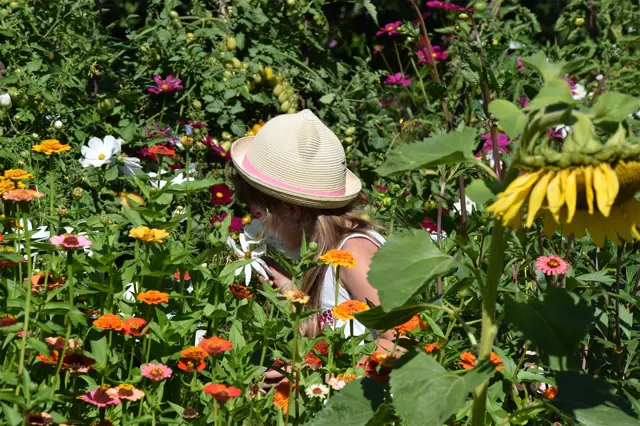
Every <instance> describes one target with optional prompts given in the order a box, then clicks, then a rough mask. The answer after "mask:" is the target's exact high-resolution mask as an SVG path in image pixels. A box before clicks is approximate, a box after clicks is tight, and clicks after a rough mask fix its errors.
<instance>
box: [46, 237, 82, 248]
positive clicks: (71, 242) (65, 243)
mask: <svg viewBox="0 0 640 426" xmlns="http://www.w3.org/2000/svg"><path fill="white" fill-rule="evenodd" d="M49 241H51V244H53V245H54V246H58V247H64V248H65V249H67V250H75V249H79V248H84V247H89V246H90V245H91V244H92V242H91V240H89V239H88V238H87V237H85V236H83V235H73V234H62V235H54V236H53V237H51V238H49Z"/></svg>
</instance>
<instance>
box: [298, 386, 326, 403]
mask: <svg viewBox="0 0 640 426" xmlns="http://www.w3.org/2000/svg"><path fill="white" fill-rule="evenodd" d="M304 392H305V393H306V394H307V396H308V397H309V398H320V399H325V398H326V397H327V395H328V394H329V388H328V387H327V386H326V385H319V384H316V385H309V386H307V388H306V389H305V390H304Z"/></svg>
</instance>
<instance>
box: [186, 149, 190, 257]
mask: <svg viewBox="0 0 640 426" xmlns="http://www.w3.org/2000/svg"><path fill="white" fill-rule="evenodd" d="M184 156H185V163H186V166H187V168H186V169H185V172H184V174H185V176H186V177H187V184H189V167H190V166H191V158H190V157H189V149H187V151H186V152H185V154H184ZM190 236H191V191H189V190H187V232H186V234H185V236H184V247H185V248H186V249H187V250H188V249H189V237H190Z"/></svg>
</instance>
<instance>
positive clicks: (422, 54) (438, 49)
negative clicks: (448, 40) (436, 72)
mask: <svg viewBox="0 0 640 426" xmlns="http://www.w3.org/2000/svg"><path fill="white" fill-rule="evenodd" d="M416 55H418V58H419V59H418V62H419V63H421V64H424V63H427V62H428V63H431V60H432V58H433V59H434V60H436V61H446V60H447V59H448V58H449V54H448V53H447V49H446V48H444V47H442V46H431V56H429V54H428V53H427V48H426V47H425V48H422V49H420V50H418V51H417V52H416Z"/></svg>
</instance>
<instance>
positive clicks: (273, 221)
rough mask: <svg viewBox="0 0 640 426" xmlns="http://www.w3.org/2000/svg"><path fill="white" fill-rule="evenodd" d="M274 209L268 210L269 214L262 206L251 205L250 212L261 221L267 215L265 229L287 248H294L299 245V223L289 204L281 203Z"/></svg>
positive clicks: (300, 235) (300, 233) (300, 234)
mask: <svg viewBox="0 0 640 426" xmlns="http://www.w3.org/2000/svg"><path fill="white" fill-rule="evenodd" d="M275 210H276V211H269V215H267V213H266V211H265V210H264V209H263V208H261V207H258V206H251V213H252V214H253V217H254V218H255V219H257V220H261V221H262V220H264V218H266V217H267V216H269V219H268V220H267V223H266V226H265V227H266V228H267V231H269V232H270V233H271V234H273V235H274V236H275V237H276V238H277V239H279V240H280V241H282V242H283V243H284V244H285V245H286V246H287V247H289V248H292V249H295V248H298V247H300V239H301V237H302V232H301V230H300V223H299V221H298V220H296V219H295V215H294V214H293V211H292V210H293V209H291V208H290V206H289V205H287V204H283V205H282V206H278V208H277V209H275ZM263 223H264V222H263Z"/></svg>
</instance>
